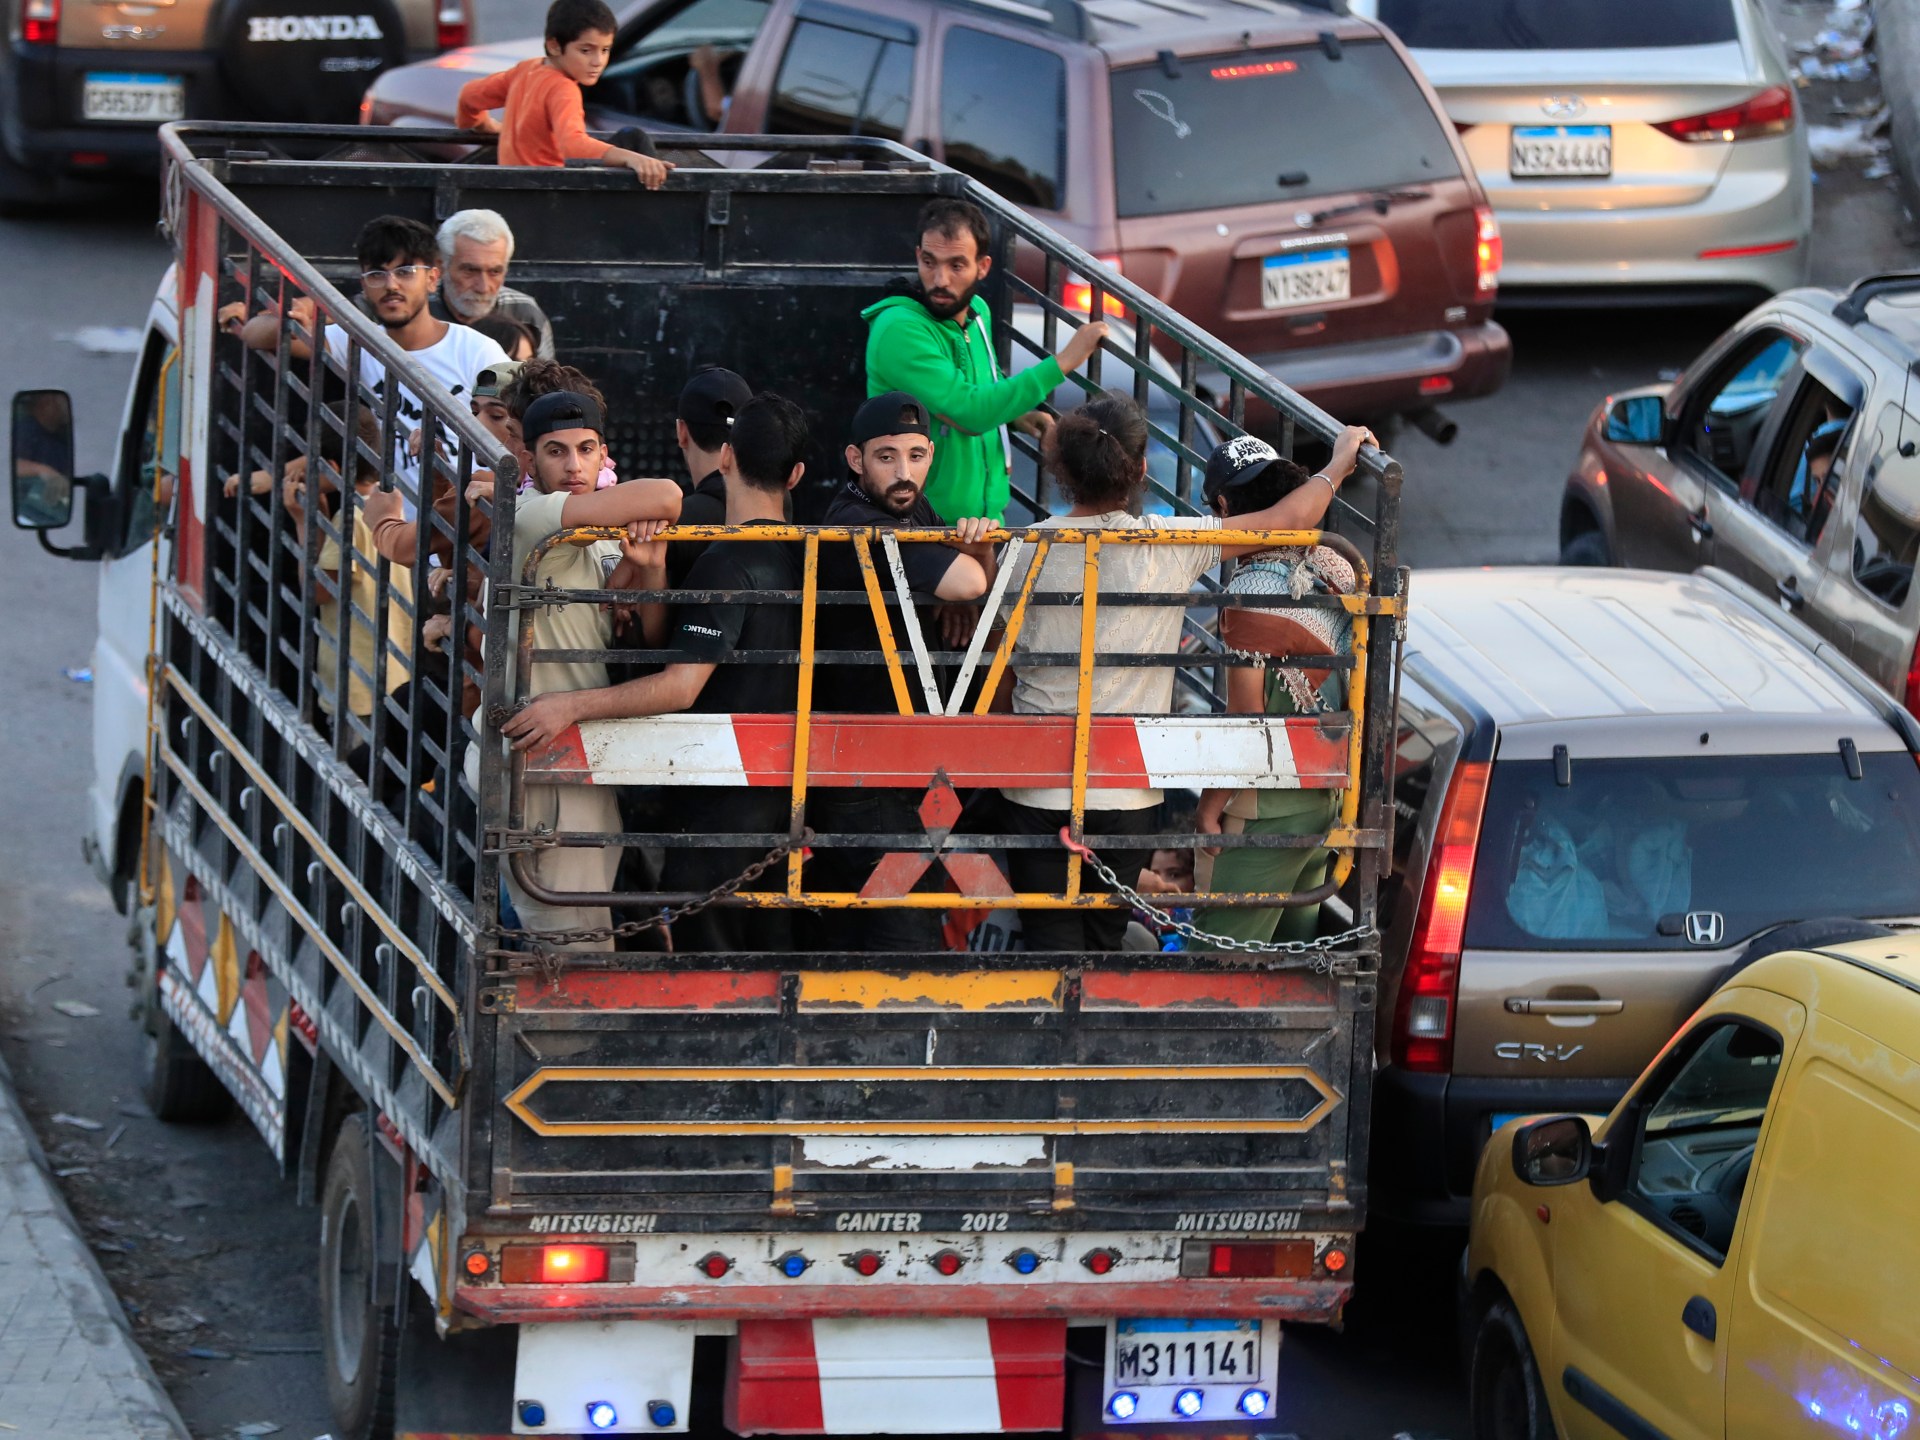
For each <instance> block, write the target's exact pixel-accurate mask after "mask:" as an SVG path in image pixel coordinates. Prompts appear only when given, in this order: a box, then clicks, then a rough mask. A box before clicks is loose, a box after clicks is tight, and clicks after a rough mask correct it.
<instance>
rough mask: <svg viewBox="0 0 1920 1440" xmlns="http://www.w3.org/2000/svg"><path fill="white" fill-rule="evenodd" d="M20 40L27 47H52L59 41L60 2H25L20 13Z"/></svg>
mask: <svg viewBox="0 0 1920 1440" xmlns="http://www.w3.org/2000/svg"><path fill="white" fill-rule="evenodd" d="M20 38H21V40H23V41H25V42H26V43H27V44H29V45H53V44H56V43H57V42H58V41H59V39H60V0H27V6H26V9H24V10H22V11H21V12H20Z"/></svg>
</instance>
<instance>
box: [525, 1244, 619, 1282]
mask: <svg viewBox="0 0 1920 1440" xmlns="http://www.w3.org/2000/svg"><path fill="white" fill-rule="evenodd" d="M607 1259H608V1255H607V1247H606V1246H604V1245H509V1246H507V1247H506V1248H505V1249H504V1250H502V1251H501V1252H500V1279H501V1281H502V1282H503V1283H504V1284H508V1285H592V1284H595V1283H597V1282H598V1281H601V1280H605V1279H606V1278H607Z"/></svg>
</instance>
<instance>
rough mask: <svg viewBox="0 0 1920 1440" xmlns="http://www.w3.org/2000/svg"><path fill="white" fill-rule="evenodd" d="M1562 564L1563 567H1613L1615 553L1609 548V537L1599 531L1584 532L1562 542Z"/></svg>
mask: <svg viewBox="0 0 1920 1440" xmlns="http://www.w3.org/2000/svg"><path fill="white" fill-rule="evenodd" d="M1560 563H1561V564H1562V565H1611V564H1612V563H1613V552H1612V551H1610V550H1609V549H1608V548H1607V537H1606V536H1605V535H1603V534H1601V533H1600V532H1599V531H1598V530H1582V531H1581V532H1580V533H1579V534H1578V535H1575V536H1572V537H1571V538H1570V539H1567V540H1565V541H1562V542H1561V545H1560Z"/></svg>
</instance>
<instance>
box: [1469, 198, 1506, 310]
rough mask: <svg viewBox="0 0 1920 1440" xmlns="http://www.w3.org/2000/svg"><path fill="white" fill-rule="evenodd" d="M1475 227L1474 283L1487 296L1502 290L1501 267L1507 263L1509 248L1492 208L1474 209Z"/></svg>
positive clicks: (1481, 207) (1478, 206)
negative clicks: (1502, 237) (1501, 234)
mask: <svg viewBox="0 0 1920 1440" xmlns="http://www.w3.org/2000/svg"><path fill="white" fill-rule="evenodd" d="M1473 227H1474V238H1473V283H1474V288H1475V289H1477V290H1479V291H1480V292H1481V293H1482V294H1485V293H1487V292H1489V291H1493V290H1498V289H1499V288H1500V267H1501V265H1502V264H1504V263H1505V262H1506V255H1507V247H1506V243H1505V242H1504V241H1502V240H1501V238H1500V222H1499V221H1498V220H1497V219H1495V218H1494V214H1493V209H1492V207H1491V206H1488V205H1476V206H1474V207H1473Z"/></svg>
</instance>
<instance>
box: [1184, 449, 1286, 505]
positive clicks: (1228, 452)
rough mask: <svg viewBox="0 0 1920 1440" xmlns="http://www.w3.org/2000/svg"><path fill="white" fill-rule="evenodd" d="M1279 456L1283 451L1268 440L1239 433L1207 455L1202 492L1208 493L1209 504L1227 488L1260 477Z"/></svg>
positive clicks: (1229, 488)
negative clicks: (1278, 449)
mask: <svg viewBox="0 0 1920 1440" xmlns="http://www.w3.org/2000/svg"><path fill="white" fill-rule="evenodd" d="M1279 458H1280V454H1279V452H1278V451H1276V450H1275V449H1274V448H1273V447H1272V446H1271V445H1269V444H1267V442H1266V441H1264V440H1256V439H1254V438H1253V436H1251V435H1236V436H1235V437H1234V438H1233V439H1231V440H1228V441H1227V442H1225V443H1224V444H1221V445H1216V446H1214V448H1213V454H1211V455H1209V456H1208V457H1207V478H1206V481H1205V483H1204V484H1203V485H1202V486H1201V487H1200V493H1201V494H1202V495H1204V496H1206V498H1207V503H1208V504H1209V505H1211V504H1212V503H1213V502H1214V501H1215V500H1217V499H1219V498H1220V496H1221V495H1222V494H1223V493H1224V492H1225V491H1228V490H1231V489H1232V488H1233V487H1234V486H1236V485H1245V484H1246V483H1247V482H1249V481H1250V480H1254V479H1257V478H1258V477H1259V475H1260V473H1261V472H1262V471H1264V470H1265V469H1266V468H1267V467H1268V466H1269V465H1271V464H1273V462H1274V461H1276V460H1278V459H1279Z"/></svg>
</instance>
